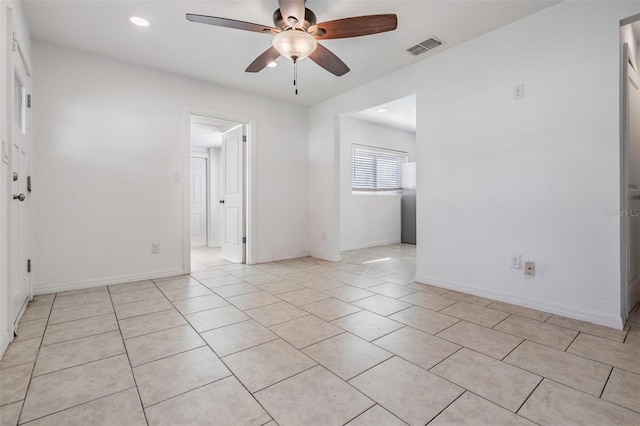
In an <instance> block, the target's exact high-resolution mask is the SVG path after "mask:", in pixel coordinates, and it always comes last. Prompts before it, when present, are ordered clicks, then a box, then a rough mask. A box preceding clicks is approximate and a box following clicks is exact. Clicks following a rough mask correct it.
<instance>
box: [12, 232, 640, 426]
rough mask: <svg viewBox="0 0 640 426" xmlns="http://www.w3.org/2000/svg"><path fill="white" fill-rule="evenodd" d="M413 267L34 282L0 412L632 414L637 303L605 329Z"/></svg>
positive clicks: (482, 420)
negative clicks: (44, 290)
mask: <svg viewBox="0 0 640 426" xmlns="http://www.w3.org/2000/svg"><path fill="white" fill-rule="evenodd" d="M380 259H385V260H380ZM373 260H376V262H372V263H365V262H371V261H373ZM203 265H204V264H203ZM414 271H415V247H413V246H408V245H392V246H384V247H376V248H370V249H363V250H357V251H351V252H346V253H344V256H343V261H342V262H339V263H329V262H324V261H320V260H317V259H313V258H304V259H296V260H290V261H283V262H274V263H269V264H262V265H256V266H246V265H241V264H232V265H215V266H212V265H204V266H202V267H199V268H198V270H197V271H195V272H193V273H192V275H191V276H182V277H173V278H168V279H159V280H149V281H143V282H136V283H128V284H118V285H112V286H106V287H99V288H92V289H86V290H77V291H71V292H64V293H58V294H51V295H43V296H37V297H35V298H34V300H33V301H32V302H31V303H30V304H29V307H28V308H27V311H26V313H25V315H24V317H23V319H22V321H21V323H20V325H19V329H18V336H17V338H16V340H15V341H14V342H13V343H12V344H11V346H10V347H9V349H8V350H7V352H6V354H5V355H4V357H3V358H2V360H0V424H1V425H16V424H17V423H20V424H30V425H65V424H78V425H87V424H92V425H118V426H120V425H138V424H140V425H144V424H150V425H174V426H175V425H190V424H219V425H265V424H269V425H276V424H279V425H323V426H324V425H344V424H349V425H351V426H353V425H401V424H410V425H424V424H427V423H428V424H433V425H457V424H473V425H502V424H509V425H511V424H521V425H531V424H542V425H546V424H549V425H567V424H592V425H613V424H625V425H631V424H634V425H635V424H640V312H638V311H637V310H636V312H634V313H633V314H632V316H631V318H630V319H629V321H628V324H627V327H626V328H625V330H624V331H617V330H612V329H608V328H606V327H601V326H597V325H593V324H588V323H584V322H580V321H575V320H571V319H567V318H562V317H558V316H554V315H551V314H547V313H544V312H539V311H535V310H532V309H526V308H522V307H518V306H513V305H509V304H506V303H502V302H496V301H493V300H489V299H486V298H482V297H477V296H472V295H468V294H464V293H459V292H454V291H449V290H447V289H443V288H439V287H435V286H430V285H424V284H417V283H414V280H413V275H414Z"/></svg>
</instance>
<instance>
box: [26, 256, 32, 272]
mask: <svg viewBox="0 0 640 426" xmlns="http://www.w3.org/2000/svg"><path fill="white" fill-rule="evenodd" d="M27 272H31V259H27Z"/></svg>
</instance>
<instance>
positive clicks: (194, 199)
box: [191, 157, 208, 247]
mask: <svg viewBox="0 0 640 426" xmlns="http://www.w3.org/2000/svg"><path fill="white" fill-rule="evenodd" d="M207 189H208V185H207V159H206V158H202V157H191V246H192V247H195V246H206V245H207V222H208V221H207Z"/></svg>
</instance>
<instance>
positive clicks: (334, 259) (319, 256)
mask: <svg viewBox="0 0 640 426" xmlns="http://www.w3.org/2000/svg"><path fill="white" fill-rule="evenodd" d="M309 256H311V257H314V258H316V259H320V260H326V261H327V262H341V261H342V256H340V255H338V256H325V255H324V254H322V253H319V252H314V251H311V252H310V253H309Z"/></svg>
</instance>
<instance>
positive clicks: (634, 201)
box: [625, 61, 640, 312]
mask: <svg viewBox="0 0 640 426" xmlns="http://www.w3.org/2000/svg"><path fill="white" fill-rule="evenodd" d="M625 65H626V73H625V74H626V84H625V85H626V93H627V96H626V97H627V109H626V114H627V116H626V126H627V129H626V135H627V144H626V145H627V152H626V154H627V161H628V165H627V171H628V172H627V173H628V181H627V199H628V215H627V216H626V217H628V220H629V222H628V225H629V226H628V229H629V235H628V241H629V272H628V277H629V295H628V297H629V299H628V300H629V304H628V306H627V308H628V309H627V312H628V311H629V309H631V308H633V307H634V306H635V305H636V304H637V303H638V302H639V301H640V120H639V117H640V77H639V75H638V71H637V70H636V69H634V67H633V66H632V65H631V63H630V62H629V61H627V63H626V64H625Z"/></svg>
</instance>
